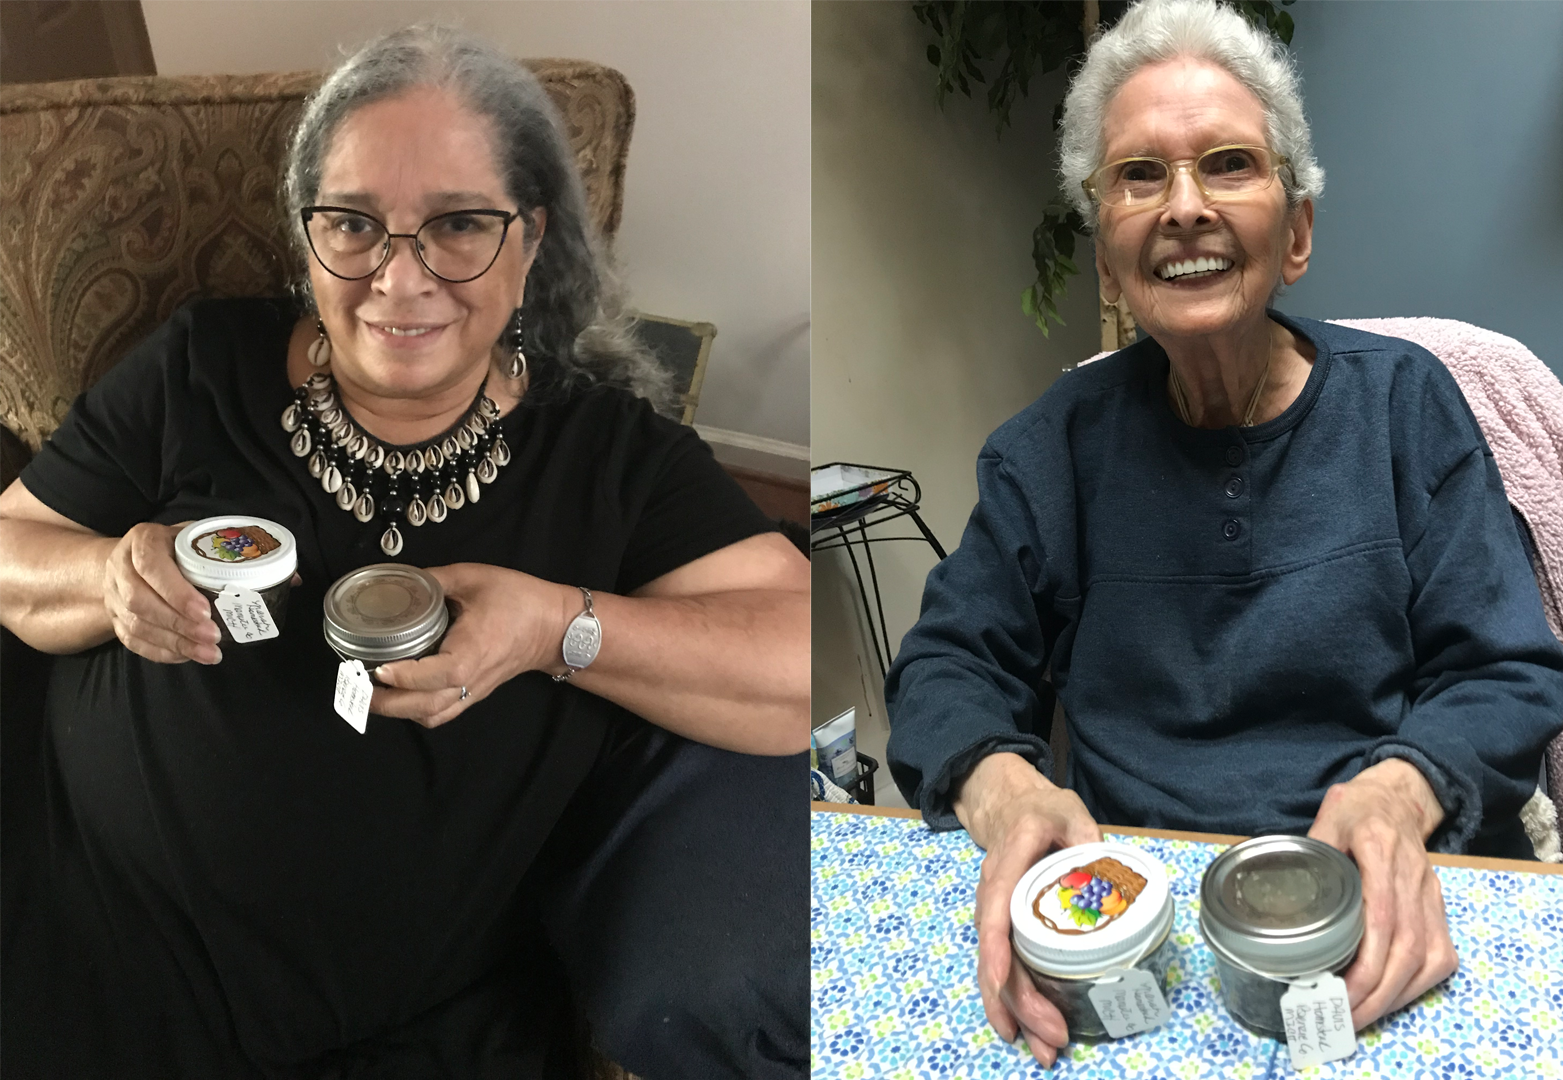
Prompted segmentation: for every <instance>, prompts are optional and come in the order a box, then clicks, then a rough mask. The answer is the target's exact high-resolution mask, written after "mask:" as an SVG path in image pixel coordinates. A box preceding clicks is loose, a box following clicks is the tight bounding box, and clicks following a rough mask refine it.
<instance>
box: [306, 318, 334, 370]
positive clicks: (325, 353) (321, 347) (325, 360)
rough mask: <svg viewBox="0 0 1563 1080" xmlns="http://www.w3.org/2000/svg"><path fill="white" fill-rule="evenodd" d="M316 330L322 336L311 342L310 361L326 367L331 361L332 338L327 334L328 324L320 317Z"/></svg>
mask: <svg viewBox="0 0 1563 1080" xmlns="http://www.w3.org/2000/svg"><path fill="white" fill-rule="evenodd" d="M315 330H316V331H318V332H319V334H320V336H319V337H318V338H316V339H315V340H314V341H311V342H310V343H309V362H310V363H311V364H314V365H315V366H316V367H325V366H326V365H327V364H329V363H331V339H330V338H328V337H327V336H326V324H325V323H324V322H322V321H321V320H319V319H316V320H315Z"/></svg>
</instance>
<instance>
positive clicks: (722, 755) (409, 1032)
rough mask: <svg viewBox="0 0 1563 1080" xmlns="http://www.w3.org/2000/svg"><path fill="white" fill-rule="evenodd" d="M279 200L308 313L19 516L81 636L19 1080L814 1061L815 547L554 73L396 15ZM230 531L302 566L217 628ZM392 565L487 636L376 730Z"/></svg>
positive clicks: (245, 338)
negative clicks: (352, 580)
mask: <svg viewBox="0 0 1563 1080" xmlns="http://www.w3.org/2000/svg"><path fill="white" fill-rule="evenodd" d="M283 194H284V202H285V204H286V209H287V215H288V219H289V220H290V221H291V222H292V224H293V227H294V236H295V240H296V242H297V246H298V248H299V252H300V257H301V260H302V261H303V262H304V264H306V265H307V267H308V277H307V280H306V281H305V282H304V283H303V288H302V289H301V293H302V301H298V300H294V299H256V300H225V301H205V302H198V303H195V304H193V305H191V306H188V307H186V308H184V309H182V310H181V311H180V312H179V313H178V314H177V315H176V316H175V317H174V318H173V319H172V320H171V321H170V323H168V324H167V325H166V326H164V327H163V328H162V329H160V330H159V331H157V332H156V333H155V334H154V335H153V336H152V337H151V338H150V339H148V341H146V342H145V343H143V344H142V345H140V346H138V347H137V348H136V349H135V350H134V351H133V352H132V353H131V354H130V355H129V356H128V357H127V358H126V359H125V360H124V361H123V362H122V363H120V364H119V365H118V366H117V367H115V368H114V370H113V371H112V372H110V373H109V374H108V375H107V376H106V377H105V378H104V379H103V380H102V381H101V382H100V383H98V384H97V385H96V386H95V387H93V388H92V389H91V390H89V391H88V392H87V393H86V394H85V395H84V396H83V397H82V398H81V399H80V400H79V401H77V402H76V404H75V405H74V407H73V408H72V410H71V413H70V415H69V416H68V417H67V418H66V420H65V422H64V423H63V425H62V426H61V428H60V430H59V432H58V433H57V434H56V435H55V436H54V438H53V439H52V440H51V441H50V442H49V443H48V444H46V445H45V446H44V448H43V450H42V452H41V453H40V454H39V455H38V457H37V458H36V459H35V460H34V461H33V462H32V463H31V464H30V465H29V466H28V467H27V469H26V470H25V471H24V472H23V474H22V476H21V478H20V479H19V480H18V481H17V482H16V483H15V484H13V485H12V486H11V487H10V488H9V489H8V490H7V491H6V492H5V493H4V495H3V496H0V543H3V546H4V558H3V559H0V597H3V605H0V617H3V622H4V624H5V626H6V627H7V628H8V629H10V630H12V631H13V632H14V633H16V634H17V635H18V636H19V637H20V638H22V639H23V640H24V641H26V642H28V643H30V644H32V645H33V646H35V647H36V648H38V649H41V650H44V651H46V652H51V653H56V654H60V655H59V656H58V658H57V659H56V661H55V662H54V677H53V681H52V685H51V686H50V689H49V694H48V700H47V706H46V713H47V716H46V720H47V728H46V729H45V731H44V733H43V736H42V738H41V745H42V751H41V760H40V761H39V762H38V763H37V765H36V768H35V769H33V770H32V772H31V773H29V770H27V769H20V768H16V769H15V770H14V771H8V772H7V783H8V787H9V784H10V780H11V777H12V776H13V775H23V776H27V775H35V776H36V777H37V779H38V782H39V784H40V788H39V790H38V791H37V792H36V793H35V794H33V795H31V796H30V797H22V796H19V795H17V794H16V792H15V790H14V789H12V790H8V791H7V798H8V802H7V804H6V807H7V818H6V821H5V826H6V836H5V858H6V879H7V887H6V939H5V940H6V956H5V969H6V977H5V997H4V1005H5V1016H4V1023H5V1036H6V1040H5V1041H6V1058H5V1066H6V1074H7V1075H8V1076H9V1075H11V1074H12V1073H13V1071H14V1073H15V1075H17V1076H19V1077H20V1076H56V1077H64V1076H69V1077H73V1078H90V1077H99V1076H101V1077H110V1076H112V1077H135V1076H149V1077H150V1076H157V1077H165V1076H187V1077H219V1076H220V1077H290V1078H292V1077H300V1078H302V1077H343V1078H345V1077H349V1076H351V1077H369V1076H374V1077H385V1078H390V1077H408V1078H412V1077H420V1078H421V1077H433V1076H463V1077H467V1076H470V1077H477V1076H483V1077H495V1078H499V1077H516V1078H518V1080H519V1078H530V1077H536V1076H554V1075H570V1074H572V1072H573V1070H570V1069H569V1068H568V1063H569V1062H570V1061H571V1060H573V1057H574V1055H575V1054H576V1053H578V1052H579V1051H580V1049H581V1047H580V1045H579V1044H580V1038H581V1036H580V1034H579V1031H578V1022H579V1021H580V1019H581V1018H584V1020H585V1021H589V1024H590V1028H591V1033H592V1037H593V1038H594V1039H595V1040H596V1041H597V1044H598V1045H599V1046H600V1047H601V1049H602V1050H603V1051H605V1052H606V1053H608V1054H609V1055H610V1056H611V1057H613V1058H614V1059H616V1060H617V1061H618V1062H619V1063H620V1064H622V1065H623V1066H625V1067H627V1068H629V1069H631V1070H632V1071H634V1072H635V1073H636V1074H637V1075H641V1076H645V1077H648V1078H655V1077H683V1076H733V1077H796V1076H801V1075H803V1074H804V1073H805V1072H806V1070H807V1037H808V1006H807V973H806V970H805V963H806V960H805V945H804V942H805V934H806V923H805V920H806V914H805V913H806V909H807V895H806V885H805V867H806V865H807V858H808V857H807V829H806V823H805V812H806V811H805V808H804V805H803V801H802V798H801V792H802V787H803V784H802V781H803V777H804V773H805V771H806V766H805V764H804V759H803V755H802V752H803V750H804V749H805V747H806V743H807V732H808V659H807V658H808V570H807V562H806V560H805V559H803V557H802V556H801V555H800V554H799V553H798V552H797V551H796V550H795V549H794V548H793V547H792V546H791V545H790V544H789V543H788V542H787V541H785V540H784V539H782V538H781V537H780V536H779V535H777V534H776V532H775V530H774V528H773V527H772V526H771V524H770V523H769V522H768V521H767V520H766V519H765V518H764V516H763V515H761V514H760V512H759V511H758V509H757V508H756V507H755V506H754V504H753V503H752V502H750V501H749V500H748V498H747V497H746V496H745V495H744V494H743V493H742V491H741V490H740V489H739V488H738V486H737V485H736V483H735V482H734V481H732V480H731V479H730V478H729V477H728V476H727V475H726V474H725V473H724V472H723V471H722V469H721V468H720V467H719V466H718V465H717V464H716V463H715V461H714V460H713V458H712V456H711V453H710V451H709V449H708V448H707V447H706V446H705V445H704V444H703V443H702V442H701V441H700V439H699V438H698V437H697V436H696V435H695V434H694V433H693V432H692V431H691V430H690V429H688V428H684V427H681V426H680V425H678V424H677V423H674V422H673V421H671V420H667V419H664V418H662V417H661V416H659V415H658V414H657V413H656V412H655V411H654V408H653V406H654V404H655V403H656V402H657V400H658V399H660V398H661V397H663V396H665V395H666V378H665V377H664V376H662V375H661V374H660V372H659V370H658V368H657V367H656V365H655V362H654V361H653V360H652V358H651V357H650V356H649V355H648V354H646V353H645V352H644V351H643V350H637V349H636V348H635V347H634V346H633V344H632V339H630V338H629V337H628V336H627V335H626V334H625V332H624V323H623V320H622V318H619V317H618V306H617V302H616V299H615V297H614V294H613V291H612V289H611V287H610V286H611V281H610V278H609V276H608V270H607V268H606V266H605V265H604V263H603V261H602V258H601V255H600V252H599V246H598V244H597V241H596V239H595V238H594V237H593V235H592V231H591V227H590V223H589V220H588V218H587V216H586V211H585V203H584V196H583V191H582V187H581V182H580V178H579V176H578V174H577V173H576V170H575V165H574V159H573V155H572V154H571V152H570V148H569V144H568V141H567V139H566V138H565V136H564V134H563V131H562V127H561V122H560V120H559V118H558V116H557V115H556V114H555V111H554V109H553V107H552V105H551V104H550V102H549V99H548V95H547V93H546V92H545V91H544V90H543V88H542V87H541V86H540V85H539V83H538V82H537V80H536V79H535V78H534V77H533V76H532V75H531V74H530V73H529V72H527V71H526V70H525V69H524V68H523V67H522V66H521V65H520V64H518V63H516V62H515V61H514V60H512V59H510V58H508V57H505V56H503V55H501V54H499V53H498V52H496V51H495V50H493V49H491V48H489V47H487V46H485V45H482V44H481V43H478V42H476V41H473V40H471V39H469V38H466V37H464V36H462V35H460V34H457V33H454V32H451V31H447V30H443V29H440V28H427V27H415V28H412V29H410V30H405V31H400V32H397V33H393V34H390V35H388V36H386V37H383V38H380V39H378V40H376V41H374V42H371V43H370V44H368V45H366V46H365V47H364V48H363V49H362V50H360V51H359V52H358V53H356V54H355V55H353V56H352V57H351V58H349V59H347V60H346V61H345V62H344V63H343V64H342V65H341V66H340V67H339V68H338V69H337V70H336V71H334V72H332V73H331V74H330V75H329V76H328V77H327V78H326V80H325V82H324V84H323V85H322V86H321V88H320V89H319V90H318V92H316V93H315V94H314V95H313V96H312V97H311V98H310V100H309V101H308V102H307V103H306V105H305V108H304V111H303V114H302V117H301V119H300V122H299V126H298V129H297V131H296V132H295V134H294V137H293V140H292V143H291V149H290V153H289V159H288V164H287V174H286V184H285V191H284V193H283ZM233 513H241V514H245V515H253V516H256V517H259V518H262V519H265V520H266V521H269V522H277V523H280V524H281V525H283V526H284V527H285V528H286V529H287V530H288V531H289V532H290V533H291V535H292V537H293V539H294V542H295V543H296V551H297V564H298V568H299V573H300V580H299V581H297V582H296V583H295V584H294V587H293V590H292V596H291V601H290V602H289V607H290V608H291V610H292V616H291V618H289V619H288V620H287V621H286V625H285V626H284V627H283V629H282V632H281V633H280V635H279V636H277V637H275V638H274V639H272V640H266V641H256V642H252V643H248V644H227V643H225V644H223V645H221V646H220V645H219V642H220V640H221V636H222V635H221V630H220V628H219V626H218V625H217V623H216V622H215V620H214V617H213V614H212V608H211V606H210V605H209V604H208V601H207V598H206V597H205V596H203V595H202V594H201V593H200V592H198V591H197V590H196V588H195V587H194V586H193V585H192V584H191V582H190V581H188V580H186V578H185V577H184V576H182V574H181V571H180V568H179V564H178V563H177V562H176V558H175V548H174V544H175V537H176V535H177V533H178V532H179V526H178V523H180V522H183V521H186V520H190V519H204V518H207V517H209V516H213V515H223V514H233ZM251 546H253V547H255V548H257V549H259V548H260V547H261V545H259V544H255V545H251ZM246 550H247V549H246ZM241 554H243V552H241ZM245 557H248V555H245ZM386 559H393V560H398V561H399V562H401V563H403V564H411V565H412V566H414V567H422V568H427V572H428V573H429V574H431V575H433V577H434V578H435V579H436V580H437V581H438V583H439V585H440V586H442V587H443V591H444V595H445V596H446V597H447V598H448V600H449V601H450V604H451V607H452V609H453V615H452V616H451V622H450V626H449V630H448V632H446V633H445V635H444V639H443V644H442V645H440V647H439V649H438V651H437V652H436V653H435V654H434V655H430V656H425V657H422V658H416V659H414V658H408V659H404V660H401V661H399V662H394V663H384V664H382V665H381V666H379V668H378V670H377V672H376V678H377V682H378V685H376V686H375V687H374V689H373V693H372V699H371V701H370V703H369V708H370V709H371V710H372V711H373V713H375V714H376V715H375V716H374V717H370V718H367V720H365V719H363V718H360V719H359V724H360V727H359V730H358V731H355V730H354V729H353V728H352V727H349V726H348V724H345V723H343V721H342V719H339V718H338V716H337V715H336V713H335V711H334V708H333V704H334V697H333V686H334V684H335V681H336V679H337V674H338V671H339V663H338V657H337V656H336V655H333V652H332V648H331V647H330V646H328V643H327V641H326V639H325V637H323V635H322V633H321V622H320V618H321V616H320V612H321V605H322V601H323V599H324V598H325V597H326V595H327V589H328V587H329V586H331V585H332V583H333V582H334V581H336V580H338V579H339V578H341V577H342V576H343V575H345V574H348V573H349V572H351V571H355V570H357V569H359V568H362V567H364V566H365V565H366V564H376V563H382V562H384V561H385V560H386ZM390 572H391V573H393V574H402V573H404V572H403V571H400V570H392V571H390ZM398 595H401V596H402V598H403V600H404V601H405V600H406V598H407V596H408V595H410V594H409V593H406V592H405V591H404V592H403V593H401V594H398ZM428 595H434V590H433V589H432V588H430V589H429V590H428ZM367 596H368V591H367V590H366V591H365V592H364V593H363V594H362V595H361V597H360V598H361V599H362V597H367ZM374 603H375V604H380V600H378V599H376V600H375V601H374ZM371 606H372V605H370V604H369V601H368V600H365V601H364V604H363V605H361V607H362V608H363V618H364V619H365V620H366V624H367V625H370V626H371V627H372V626H373V625H374V624H373V623H372V622H368V620H372V619H373V618H376V617H378V616H379V615H384V614H388V613H390V608H389V607H385V609H384V610H383V611H382V610H380V609H379V608H375V609H374V610H370V607H371ZM381 607H384V605H381ZM311 612H314V614H313V616H311ZM8 719H14V718H8ZM10 730H11V729H9V728H8V732H7V750H8V752H10V751H12V750H13V749H14V747H15V744H13V742H12V741H11V739H10ZM360 732H361V733H360ZM14 764H15V763H14V762H8V767H9V766H14ZM18 807H20V808H21V810H20V811H18V812H17V813H13V812H12V811H13V810H16V809H17V808H18ZM571 997H573V998H574V1009H573V1010H572V1009H571V1008H569V1007H567V1005H566V1002H568V1001H569V1000H570V998H571Z"/></svg>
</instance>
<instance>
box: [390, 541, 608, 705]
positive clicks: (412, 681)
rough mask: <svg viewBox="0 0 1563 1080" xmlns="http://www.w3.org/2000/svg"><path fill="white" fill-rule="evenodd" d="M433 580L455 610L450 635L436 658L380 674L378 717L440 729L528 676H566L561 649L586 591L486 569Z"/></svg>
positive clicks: (462, 569) (456, 569) (443, 571)
mask: <svg viewBox="0 0 1563 1080" xmlns="http://www.w3.org/2000/svg"><path fill="white" fill-rule="evenodd" d="M429 573H430V574H432V575H434V577H435V578H437V579H438V580H439V583H440V585H442V586H443V587H444V589H445V596H446V599H448V600H449V601H450V602H451V606H452V607H453V608H454V609H455V610H454V611H453V612H452V621H451V625H450V630H449V632H448V633H446V635H445V641H444V642H443V643H442V644H441V645H440V651H439V652H438V653H436V654H435V655H433V656H426V657H424V658H423V659H421V660H401V661H398V662H396V663H394V664H386V665H384V666H383V667H381V668H380V669H379V670H378V671H377V672H375V679H376V680H377V681H378V682H379V683H381V684H382V685H380V686H377V687H376V688H375V691H374V696H373V697H372V698H371V699H370V705H369V709H370V711H371V712H374V713H378V714H379V715H381V716H401V717H405V718H407V719H409V720H413V721H416V722H417V723H419V724H422V725H423V726H424V727H428V728H434V727H439V726H440V725H441V724H443V723H446V722H447V721H450V720H454V719H455V718H456V717H458V716H460V715H461V714H462V713H463V712H465V711H466V710H467V707H468V706H470V705H472V704H473V703H474V702H478V701H482V700H483V699H484V698H486V697H487V696H488V695H489V694H491V693H493V692H494V690H495V688H496V687H498V686H500V685H501V684H503V683H506V682H509V681H510V680H511V679H513V678H515V677H516V676H517V675H520V674H521V673H522V672H524V671H535V670H539V669H542V668H545V667H550V666H554V665H556V664H557V666H559V667H560V668H561V669H562V668H563V661H562V660H561V658H560V652H559V650H560V644H561V642H563V641H564V632H565V628H566V627H567V626H568V625H569V624H570V620H571V619H572V618H574V617H575V615H576V612H577V611H578V610H579V608H580V607H581V603H580V600H581V594H580V591H579V590H578V589H571V588H568V587H566V586H563V585H555V584H554V583H553V582H549V581H544V580H542V579H541V578H536V577H532V576H531V575H530V574H523V573H521V572H520V571H517V570H506V569H503V568H501V567H498V566H489V565H486V564H484V563H454V564H452V565H450V566H436V567H431V568H430V569H429ZM572 602H573V603H574V605H575V609H574V610H572V609H571V608H570V604H571V603H572ZM463 688H465V689H466V692H467V696H466V697H465V698H463V697H462V689H463Z"/></svg>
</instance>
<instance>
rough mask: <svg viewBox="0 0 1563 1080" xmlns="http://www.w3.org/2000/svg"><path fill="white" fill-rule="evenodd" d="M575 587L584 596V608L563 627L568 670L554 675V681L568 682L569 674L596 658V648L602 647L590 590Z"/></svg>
mask: <svg viewBox="0 0 1563 1080" xmlns="http://www.w3.org/2000/svg"><path fill="white" fill-rule="evenodd" d="M576 588H578V589H580V590H581V595H582V596H584V597H585V598H586V610H585V611H582V612H581V613H580V614H579V615H577V616H576V617H575V618H574V619H572V620H570V625H569V627H567V628H566V629H565V632H564V645H563V647H562V651H563V653H564V662H565V666H566V667H568V668H569V670H568V671H566V672H565V673H564V674H563V675H555V676H554V682H568V681H569V680H570V676H572V675H574V674H575V673H576V672H577V671H580V670H581V669H582V668H584V667H586V666H588V665H589V664H590V663H591V662H592V661H593V660H595V659H597V650H599V649H601V648H602V623H600V622H598V621H597V616H596V614H594V613H593V611H592V592H591V590H590V589H588V588H586V587H584V586H581V585H577V586H576Z"/></svg>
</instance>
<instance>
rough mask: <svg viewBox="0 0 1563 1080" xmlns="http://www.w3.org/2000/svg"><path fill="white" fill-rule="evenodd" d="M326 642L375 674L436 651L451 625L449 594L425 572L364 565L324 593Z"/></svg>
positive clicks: (398, 566)
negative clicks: (389, 665)
mask: <svg viewBox="0 0 1563 1080" xmlns="http://www.w3.org/2000/svg"><path fill="white" fill-rule="evenodd" d="M324 606H325V623H324V629H325V635H326V643H327V644H329V645H330V646H331V648H332V650H333V651H335V652H336V654H337V655H338V656H340V657H341V658H342V659H343V660H359V661H362V663H363V665H364V668H365V669H366V670H368V671H371V672H372V671H373V670H374V669H375V668H377V667H379V666H380V665H381V664H389V663H391V662H392V661H395V660H416V659H418V658H419V657H421V656H429V655H431V654H432V653H435V652H438V651H439V647H440V642H441V641H442V640H443V639H444V637H445V631H446V630H447V629H448V628H449V626H450V612H449V610H448V608H447V607H446V604H445V590H444V589H443V588H442V587H441V586H440V583H439V581H438V580H437V579H436V578H435V577H434V575H433V574H430V573H429V572H428V571H426V570H420V569H419V568H417V567H416V566H404V565H403V564H401V563H374V564H372V565H370V566H361V567H359V568H358V569H357V570H353V571H350V572H349V573H347V574H344V575H342V577H340V578H338V579H337V580H336V582H335V584H333V585H332V586H331V588H329V589H327V590H326V598H325V604H324Z"/></svg>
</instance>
